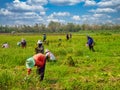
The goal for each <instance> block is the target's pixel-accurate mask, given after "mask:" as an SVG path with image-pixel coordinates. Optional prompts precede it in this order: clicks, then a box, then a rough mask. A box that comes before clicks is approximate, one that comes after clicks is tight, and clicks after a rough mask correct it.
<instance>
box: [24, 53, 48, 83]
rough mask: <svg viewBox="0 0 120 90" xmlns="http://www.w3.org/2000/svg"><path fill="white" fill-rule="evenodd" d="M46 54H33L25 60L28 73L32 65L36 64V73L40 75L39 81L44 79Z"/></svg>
mask: <svg viewBox="0 0 120 90" xmlns="http://www.w3.org/2000/svg"><path fill="white" fill-rule="evenodd" d="M45 64H46V56H45V55H44V54H41V53H39V54H35V55H34V56H33V57H30V58H28V59H27V60H26V67H27V73H28V75H30V73H31V70H32V68H33V67H34V66H37V73H38V74H39V75H40V81H42V80H43V79H44V73H45Z"/></svg>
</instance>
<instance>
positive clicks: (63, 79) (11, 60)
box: [0, 33, 120, 90]
mask: <svg viewBox="0 0 120 90" xmlns="http://www.w3.org/2000/svg"><path fill="white" fill-rule="evenodd" d="M88 34H89V35H90V36H92V37H93V38H94V41H95V47H94V48H95V52H92V51H90V50H89V49H88V47H86V46H85V44H86V42H87V38H86V33H79V34H73V37H72V39H70V40H69V41H66V38H65V35H64V34H62V35H61V34H54V35H51V34H48V35H47V41H49V45H47V44H44V47H45V49H49V50H51V52H52V53H54V55H55V56H56V58H57V61H56V62H47V63H46V70H45V78H44V80H43V81H42V82H40V81H39V79H38V75H37V74H36V67H34V68H33V69H32V72H31V75H30V76H29V79H27V80H24V78H25V76H26V75H27V70H26V67H25V61H26V59H27V58H29V57H30V56H32V55H34V54H35V52H34V48H35V47H36V42H37V40H38V39H41V40H42V35H38V34H35V35H34V34H30V35H20V34H19V35H0V44H1V45H2V43H4V42H8V43H9V44H10V48H0V90H119V89H120V34H113V33H88ZM21 38H25V39H26V41H27V48H26V49H22V48H21V47H18V46H17V42H18V41H21ZM59 38H61V39H62V43H61V45H60V46H58V44H59V41H58V40H59ZM71 62H73V63H74V64H71Z"/></svg>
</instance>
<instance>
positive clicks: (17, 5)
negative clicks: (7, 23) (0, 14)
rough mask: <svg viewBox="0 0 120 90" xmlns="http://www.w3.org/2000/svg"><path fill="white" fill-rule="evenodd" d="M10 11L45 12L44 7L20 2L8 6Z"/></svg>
mask: <svg viewBox="0 0 120 90" xmlns="http://www.w3.org/2000/svg"><path fill="white" fill-rule="evenodd" d="M8 9H10V10H23V11H25V10H29V11H38V10H39V11H45V9H44V7H43V6H41V5H29V4H27V3H26V2H22V1H19V0H15V1H13V3H12V4H8Z"/></svg>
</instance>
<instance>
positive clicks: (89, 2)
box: [85, 0, 96, 6]
mask: <svg viewBox="0 0 120 90" xmlns="http://www.w3.org/2000/svg"><path fill="white" fill-rule="evenodd" d="M94 5H96V2H95V1H94V0H86V1H85V6H94Z"/></svg>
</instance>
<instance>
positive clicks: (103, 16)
mask: <svg viewBox="0 0 120 90" xmlns="http://www.w3.org/2000/svg"><path fill="white" fill-rule="evenodd" d="M93 17H95V18H111V16H109V15H106V14H93Z"/></svg>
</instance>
